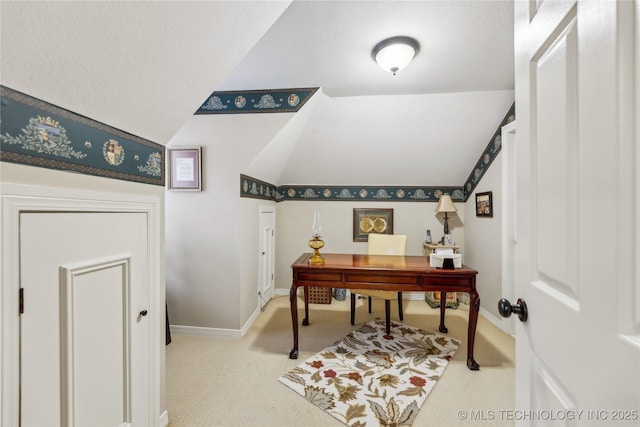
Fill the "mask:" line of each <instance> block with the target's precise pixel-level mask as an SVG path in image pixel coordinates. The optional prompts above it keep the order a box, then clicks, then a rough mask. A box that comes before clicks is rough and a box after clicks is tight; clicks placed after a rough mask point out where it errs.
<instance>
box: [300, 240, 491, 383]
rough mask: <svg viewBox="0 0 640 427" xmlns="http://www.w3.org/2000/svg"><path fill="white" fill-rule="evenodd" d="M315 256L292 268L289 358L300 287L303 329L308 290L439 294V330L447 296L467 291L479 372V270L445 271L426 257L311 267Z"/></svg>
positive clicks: (356, 259)
mask: <svg viewBox="0 0 640 427" xmlns="http://www.w3.org/2000/svg"><path fill="white" fill-rule="evenodd" d="M310 256H311V254H310V253H305V254H302V255H301V256H300V257H299V258H298V259H297V260H296V261H295V262H294V263H293V264H292V265H291V268H292V269H293V283H292V284H291V290H290V291H289V299H290V302H291V320H292V323H293V349H292V350H291V352H290V353H289V358H290V359H297V358H298V298H297V290H298V287H300V286H302V287H304V319H303V321H302V324H303V325H304V326H306V325H308V324H309V296H308V293H307V287H309V286H315V287H325V288H348V289H379V290H385V291H400V292H404V291H423V292H429V291H440V295H441V300H440V301H441V303H440V328H439V329H440V332H444V333H446V332H447V328H446V327H445V325H444V312H445V305H446V304H445V300H446V293H447V292H467V293H468V294H469V297H470V299H471V304H470V307H469V326H468V329H467V367H468V368H469V369H471V370H474V371H475V370H478V369H479V368H480V366H479V365H478V363H476V361H475V359H474V358H473V343H474V341H475V336H476V324H477V323H478V311H479V309H480V297H479V296H478V292H477V291H476V275H477V274H478V272H477V271H475V270H473V269H471V268H467V267H464V266H463V267H462V268H457V269H455V270H443V269H440V268H435V267H431V266H430V265H429V258H428V257H425V256H393V255H351V254H322V257H323V258H324V260H325V263H324V265H309V263H308V259H309V257H310Z"/></svg>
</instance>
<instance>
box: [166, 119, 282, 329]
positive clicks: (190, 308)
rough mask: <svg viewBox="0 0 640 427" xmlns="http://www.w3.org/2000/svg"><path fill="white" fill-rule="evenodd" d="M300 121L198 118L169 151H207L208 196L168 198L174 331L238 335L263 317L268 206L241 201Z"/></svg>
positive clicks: (178, 194)
mask: <svg viewBox="0 0 640 427" xmlns="http://www.w3.org/2000/svg"><path fill="white" fill-rule="evenodd" d="M292 117H293V114H292V113H283V114H234V115H204V116H202V115H201V116H192V117H191V119H189V121H188V122H187V123H186V124H185V125H184V126H183V127H182V129H180V131H179V132H178V133H177V134H176V135H175V136H174V138H172V139H171V141H170V142H169V144H168V148H169V149H170V148H171V147H175V146H186V145H190V146H194V145H196V146H202V147H203V148H202V163H203V166H202V185H203V190H202V191H201V192H182V191H168V192H167V195H166V223H165V230H166V242H167V245H166V248H167V249H166V269H167V302H168V305H169V314H170V316H171V319H170V320H171V324H172V325H179V326H196V327H204V328H215V329H229V330H235V331H237V330H240V329H241V328H242V326H243V325H244V324H245V322H246V321H247V320H248V319H249V317H250V316H251V314H252V313H253V311H255V308H256V307H257V296H256V295H257V282H258V272H257V265H258V253H257V248H258V243H257V242H258V241H257V234H258V233H257V229H258V205H259V204H260V202H262V203H263V204H264V203H265V201H260V200H249V199H241V198H240V174H241V173H244V172H245V169H246V168H247V167H248V165H249V163H250V162H251V161H252V160H253V159H254V158H255V157H256V156H258V155H259V153H261V152H262V151H263V150H264V149H265V147H266V146H267V145H268V143H269V141H271V139H273V137H274V136H275V135H276V134H277V133H278V132H279V131H280V130H281V128H282V127H283V126H284V125H285V124H286V123H287V122H288V121H289V120H291V118H292ZM256 178H259V177H256ZM253 286H255V287H256V288H255V289H256V290H255V291H253V290H252V287H253Z"/></svg>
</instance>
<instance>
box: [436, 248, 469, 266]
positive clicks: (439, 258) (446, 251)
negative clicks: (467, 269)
mask: <svg viewBox="0 0 640 427" xmlns="http://www.w3.org/2000/svg"><path fill="white" fill-rule="evenodd" d="M447 258H448V259H452V260H453V267H454V268H462V255H461V254H454V253H453V249H450V248H436V251H435V252H433V253H430V254H429V263H430V264H431V267H437V268H442V264H443V263H444V260H445V259H447Z"/></svg>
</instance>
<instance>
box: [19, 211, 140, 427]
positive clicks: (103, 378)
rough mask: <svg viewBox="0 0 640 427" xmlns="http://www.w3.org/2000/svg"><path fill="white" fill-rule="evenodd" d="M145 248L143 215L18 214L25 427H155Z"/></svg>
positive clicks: (22, 396) (22, 406)
mask: <svg viewBox="0 0 640 427" xmlns="http://www.w3.org/2000/svg"><path fill="white" fill-rule="evenodd" d="M147 242H148V224H147V215H146V214H145V213H100V212H98V213H92V212H86V213H85V212H58V213H50V212H44V213H42V212H25V213H21V215H20V284H21V287H22V288H23V289H24V291H23V292H24V313H23V314H22V315H21V317H20V337H21V345H20V361H21V369H20V382H21V407H20V409H21V410H20V413H21V424H22V425H23V426H36V425H37V426H43V425H60V424H63V425H82V426H92V425H96V426H97V425H100V426H111V425H113V426H115V425H126V424H128V423H133V424H136V425H149V424H150V423H151V418H150V416H151V414H150V411H149V408H150V392H151V390H150V389H149V383H150V381H149V379H150V363H149V357H150V344H151V341H150V338H151V336H150V330H151V325H150V324H149V322H150V321H151V318H152V316H149V315H148V311H147V313H145V312H144V310H148V309H149V302H150V301H149V295H150V292H149V291H150V281H149V277H148V275H149V273H148V272H149V253H148V252H149V248H148V243H147ZM141 312H142V314H141Z"/></svg>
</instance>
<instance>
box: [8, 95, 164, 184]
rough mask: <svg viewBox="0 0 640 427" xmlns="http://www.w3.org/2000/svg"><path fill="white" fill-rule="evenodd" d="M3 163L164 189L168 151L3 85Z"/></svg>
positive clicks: (160, 146)
mask: <svg viewBox="0 0 640 427" xmlns="http://www.w3.org/2000/svg"><path fill="white" fill-rule="evenodd" d="M0 106H1V108H0V124H1V125H2V130H1V131H0V161H3V162H11V163H18V164H23V165H28V166H36V167H42V168H47V169H56V170H62V171H73V172H79V173H82V174H86V175H95V176H101V177H106V178H113V179H119V180H123V181H131V182H140V183H144V184H152V185H161V186H164V185H165V147H164V146H163V145H160V144H156V143H154V142H152V141H149V140H146V139H143V138H140V137H138V136H135V135H132V134H129V133H127V132H124V131H122V130H120V129H116V128H113V127H111V126H108V125H106V124H104V123H101V122H98V121H95V120H92V119H90V118H88V117H85V116H81V115H79V114H76V113H74V112H72V111H69V110H66V109H64V108H61V107H58V106H55V105H53V104H50V103H48V102H45V101H42V100H39V99H37V98H34V97H31V96H29V95H26V94H24V93H22V92H18V91H16V90H14V89H10V88H8V87H5V86H1V85H0Z"/></svg>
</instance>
